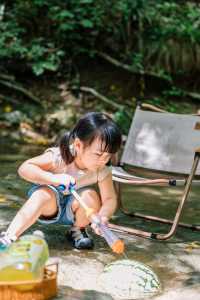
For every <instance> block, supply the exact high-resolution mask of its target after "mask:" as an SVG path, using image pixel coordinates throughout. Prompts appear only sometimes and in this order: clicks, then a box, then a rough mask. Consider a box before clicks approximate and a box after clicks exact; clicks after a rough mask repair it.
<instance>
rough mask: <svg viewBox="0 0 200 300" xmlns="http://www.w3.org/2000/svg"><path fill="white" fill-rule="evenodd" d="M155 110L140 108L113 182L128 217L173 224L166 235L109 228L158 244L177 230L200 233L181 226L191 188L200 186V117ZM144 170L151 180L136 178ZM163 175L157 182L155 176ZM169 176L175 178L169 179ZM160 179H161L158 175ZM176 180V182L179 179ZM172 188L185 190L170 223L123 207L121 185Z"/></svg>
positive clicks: (113, 171) (187, 226)
mask: <svg viewBox="0 0 200 300" xmlns="http://www.w3.org/2000/svg"><path fill="white" fill-rule="evenodd" d="M149 107H150V108H152V106H151V105H145V104H140V105H138V106H137V108H136V111H135V115H134V118H133V121H132V124H131V127H130V130H129V134H128V138H127V140H126V143H125V147H124V151H123V153H122V157H121V160H120V163H119V164H118V166H113V170H112V173H113V180H114V181H116V182H117V192H118V198H119V206H120V208H121V210H122V211H123V212H124V213H125V214H127V215H129V216H135V217H139V218H144V219H147V220H152V221H158V222H162V223H166V224H172V226H171V228H170V230H169V232H168V233H166V234H162V233H155V232H147V231H143V230H139V229H134V228H130V227H124V226H119V225H115V224H110V227H111V228H112V229H113V230H116V231H119V232H125V233H128V234H135V235H139V236H142V237H147V238H153V239H158V240H167V239H169V238H170V237H172V236H173V235H174V234H175V232H176V229H177V226H183V227H186V228H191V229H193V230H200V226H197V225H189V224H184V223H179V220H180V216H181V213H182V211H183V207H184V204H185V202H186V200H187V198H188V194H189V190H190V187H191V184H199V183H200V180H197V179H198V177H197V176H195V180H194V175H200V166H199V167H198V163H199V158H200V116H197V115H183V114H175V113H169V112H164V111H163V110H159V109H155V110H154V111H149V110H146V109H145V108H148V109H149ZM138 170H142V171H145V172H146V173H148V172H150V173H151V175H152V174H154V178H152V176H151V177H150V178H144V177H139V176H135V175H134V172H136V171H138ZM158 174H163V175H162V177H159V178H156V179H155V175H157V177H158ZM170 175H171V176H172V177H170ZM159 176H160V175H159ZM176 177H177V178H176ZM123 183H127V184H132V185H145V184H146V185H165V186H166V185H169V186H181V185H182V186H183V185H184V186H185V188H184V191H183V194H182V197H181V199H180V202H179V205H178V208H177V211H176V213H175V217H174V219H173V220H167V219H164V218H160V217H156V216H146V215H143V214H140V213H136V212H128V211H127V210H126V209H125V208H124V207H123V203H122V197H121V196H122V195H121V185H122V184H123Z"/></svg>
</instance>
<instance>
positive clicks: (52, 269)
mask: <svg viewBox="0 0 200 300" xmlns="http://www.w3.org/2000/svg"><path fill="white" fill-rule="evenodd" d="M57 274H58V264H57V263H56V264H52V265H48V266H46V267H45V270H44V277H43V280H42V281H17V282H0V300H47V299H51V298H53V297H55V296H56V295H57ZM22 285H23V287H27V290H26V291H21V290H20V286H22Z"/></svg>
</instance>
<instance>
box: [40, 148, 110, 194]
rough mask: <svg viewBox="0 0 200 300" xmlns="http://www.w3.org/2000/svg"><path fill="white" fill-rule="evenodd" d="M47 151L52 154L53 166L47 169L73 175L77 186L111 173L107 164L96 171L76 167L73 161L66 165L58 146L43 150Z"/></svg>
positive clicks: (95, 180)
mask: <svg viewBox="0 0 200 300" xmlns="http://www.w3.org/2000/svg"><path fill="white" fill-rule="evenodd" d="M49 151H50V152H51V153H52V154H53V167H52V168H51V169H50V170H49V171H50V172H52V173H53V174H61V173H66V174H69V175H71V176H73V177H74V178H75V179H76V187H77V188H81V187H85V186H90V185H93V184H95V183H98V182H100V181H102V180H103V179H104V178H106V177H107V176H108V175H109V174H111V168H110V167H108V166H104V167H103V168H102V169H98V170H97V171H84V170H80V169H78V168H77V166H76V165H75V163H74V162H72V163H70V164H68V165H66V163H65V162H64V160H63V159H62V157H61V153H60V149H59V147H52V148H48V149H47V150H46V151H45V152H49ZM66 193H67V192H66Z"/></svg>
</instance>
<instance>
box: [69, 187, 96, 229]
mask: <svg viewBox="0 0 200 300" xmlns="http://www.w3.org/2000/svg"><path fill="white" fill-rule="evenodd" d="M80 196H81V198H82V200H83V201H84V202H85V204H86V205H87V206H88V207H90V208H92V209H93V210H94V213H96V212H98V211H99V210H100V207H101V200H100V197H99V195H98V194H97V192H95V191H94V190H85V191H83V192H82V193H81V194H80ZM72 210H73V212H74V214H75V223H74V226H76V227H79V228H84V227H86V226H87V225H88V224H89V223H90V220H89V219H88V218H87V216H86V213H85V210H84V208H83V207H81V205H80V204H79V202H78V201H77V200H76V199H75V200H74V201H73V203H72Z"/></svg>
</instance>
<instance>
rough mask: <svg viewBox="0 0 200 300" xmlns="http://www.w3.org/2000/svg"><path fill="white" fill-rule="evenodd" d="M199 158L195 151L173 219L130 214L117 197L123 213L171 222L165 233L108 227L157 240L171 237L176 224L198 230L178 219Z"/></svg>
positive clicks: (110, 225) (198, 228) (199, 155)
mask: <svg viewBox="0 0 200 300" xmlns="http://www.w3.org/2000/svg"><path fill="white" fill-rule="evenodd" d="M199 158H200V154H199V153H195V157H194V162H193V165H192V169H191V172H190V175H189V177H188V179H187V181H186V185H185V189H184V192H183V195H182V198H181V200H180V203H179V205H178V208H177V211H176V215H175V217H174V220H173V221H171V220H167V219H163V218H158V217H154V216H145V215H142V214H136V213H132V214H131V213H129V212H128V211H127V210H126V209H124V208H123V206H122V202H121V198H119V204H121V209H122V211H123V212H124V213H125V214H128V215H129V216H136V217H140V218H145V219H148V220H153V221H158V222H162V223H169V224H172V226H171V228H170V230H169V232H168V233H167V234H160V233H154V232H148V231H143V230H139V229H133V228H130V227H125V226H119V225H115V224H109V227H110V228H111V229H113V230H115V231H119V232H123V233H127V234H131V235H138V236H141V237H146V238H153V239H157V240H167V239H169V238H171V237H172V236H173V235H174V234H175V232H176V229H177V227H178V226H183V227H186V228H190V229H193V230H200V226H195V225H189V224H184V223H179V219H180V216H181V213H182V210H183V207H184V204H185V202H186V199H187V198H188V194H189V191H190V188H191V184H192V179H193V177H194V175H195V172H196V169H197V166H198V163H199Z"/></svg>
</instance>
